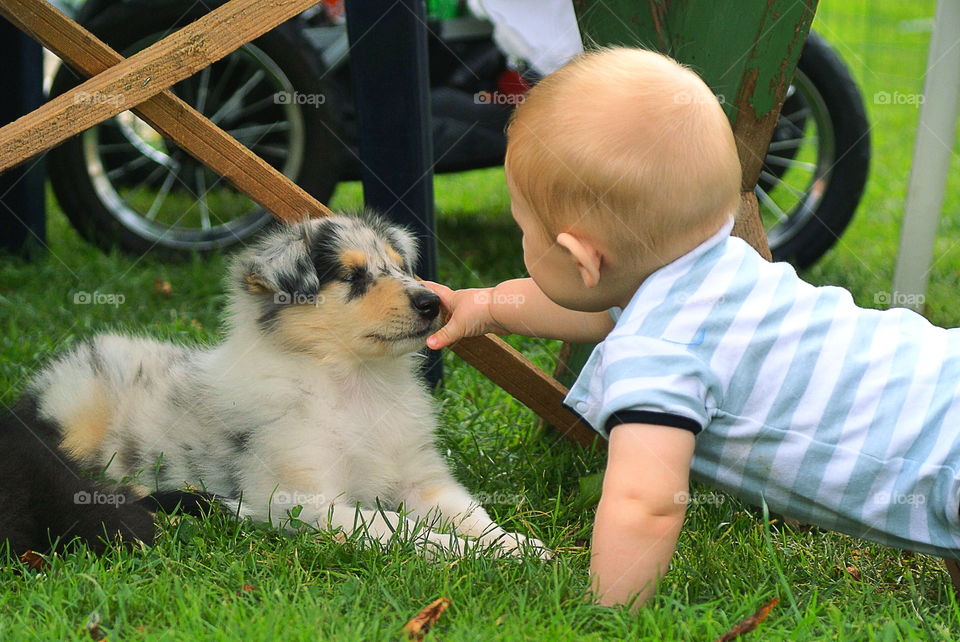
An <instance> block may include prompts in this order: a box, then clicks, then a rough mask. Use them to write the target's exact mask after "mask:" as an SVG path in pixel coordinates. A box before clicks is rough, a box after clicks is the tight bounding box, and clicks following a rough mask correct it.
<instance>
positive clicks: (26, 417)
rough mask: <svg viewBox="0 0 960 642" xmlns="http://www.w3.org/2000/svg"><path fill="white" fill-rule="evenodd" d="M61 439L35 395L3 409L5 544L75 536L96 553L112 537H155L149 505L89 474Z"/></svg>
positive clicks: (33, 544)
mask: <svg viewBox="0 0 960 642" xmlns="http://www.w3.org/2000/svg"><path fill="white" fill-rule="evenodd" d="M58 442H59V436H58V434H57V430H56V428H55V427H54V426H53V425H52V424H50V423H49V422H46V421H44V420H43V419H42V418H40V417H38V416H37V411H36V404H35V403H34V402H33V401H32V400H30V399H24V400H23V401H21V402H20V403H18V404H17V406H16V407H15V408H13V410H12V411H9V412H7V413H5V414H4V415H3V416H0V550H2V549H3V548H5V546H4V542H8V543H9V550H10V551H11V552H12V553H14V554H16V555H21V554H22V553H24V552H25V551H27V550H32V551H38V552H49V551H54V550H62V549H63V547H64V546H65V545H66V544H67V543H69V542H70V541H72V540H74V539H75V538H79V539H80V540H81V541H83V542H84V543H86V545H87V546H88V547H89V548H90V549H91V550H93V551H95V552H97V553H101V552H103V551H104V550H105V549H106V547H107V546H108V543H109V542H113V541H120V542H122V543H125V544H133V543H134V542H136V541H137V540H139V541H141V542H143V543H145V544H147V545H150V544H153V540H154V535H155V527H154V522H153V515H152V514H151V513H150V511H149V510H147V508H146V507H144V506H143V505H141V504H138V503H137V502H136V498H135V497H134V496H133V495H132V494H131V493H130V491H129V489H126V488H124V487H119V486H112V485H107V484H102V483H97V482H96V481H94V480H91V479H89V478H88V477H85V476H84V474H83V473H82V472H81V471H80V468H79V467H78V466H77V465H76V463H75V462H73V461H72V460H71V459H70V458H69V457H68V456H67V455H66V454H65V453H64V452H63V451H62V450H61V449H60V448H59V447H58V445H57V444H58Z"/></svg>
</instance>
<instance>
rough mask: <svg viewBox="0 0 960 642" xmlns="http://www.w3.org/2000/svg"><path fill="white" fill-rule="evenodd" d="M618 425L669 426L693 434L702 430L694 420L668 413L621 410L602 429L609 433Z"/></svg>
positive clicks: (611, 416)
mask: <svg viewBox="0 0 960 642" xmlns="http://www.w3.org/2000/svg"><path fill="white" fill-rule="evenodd" d="M620 424H654V425H656V426H670V427H671V428H682V429H683V430H689V431H690V432H692V433H693V434H695V435H696V434H698V433H699V432H700V431H701V430H703V426H701V425H700V423H699V422H697V421H696V420H694V419H690V417H683V416H681V415H673V414H670V413H669V412H653V411H651V410H621V411H620V412H615V413H613V414H612V415H610V418H609V419H607V423H606V424H604V428H605V429H606V431H607V432H608V433H609V432H610V431H611V430H613V429H614V428H616V427H617V426H619V425H620Z"/></svg>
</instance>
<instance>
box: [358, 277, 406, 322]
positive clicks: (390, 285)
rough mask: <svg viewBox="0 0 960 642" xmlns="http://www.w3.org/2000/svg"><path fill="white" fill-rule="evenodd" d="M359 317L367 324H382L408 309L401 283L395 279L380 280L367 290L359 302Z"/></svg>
mask: <svg viewBox="0 0 960 642" xmlns="http://www.w3.org/2000/svg"><path fill="white" fill-rule="evenodd" d="M359 307H360V309H359V310H358V312H359V315H360V317H361V318H362V319H363V320H364V321H367V322H368V323H378V322H379V323H383V322H384V321H386V320H388V319H389V318H390V317H391V316H392V317H397V316H399V314H398V313H403V312H406V311H407V310H408V309H409V307H410V302H409V300H408V299H407V293H406V291H405V288H404V286H403V283H401V282H400V281H397V280H396V279H380V280H378V281H377V282H376V283H375V284H374V286H373V287H372V288H370V289H369V290H367V293H366V294H364V295H363V299H362V300H361V301H360V306H359Z"/></svg>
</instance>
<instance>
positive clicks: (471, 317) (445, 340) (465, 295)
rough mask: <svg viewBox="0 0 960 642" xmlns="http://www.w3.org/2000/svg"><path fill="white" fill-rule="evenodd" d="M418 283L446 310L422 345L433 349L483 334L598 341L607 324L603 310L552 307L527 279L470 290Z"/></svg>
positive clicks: (606, 317)
mask: <svg viewBox="0 0 960 642" xmlns="http://www.w3.org/2000/svg"><path fill="white" fill-rule="evenodd" d="M424 284H425V285H426V286H427V287H429V288H430V289H431V290H433V291H434V292H435V293H436V294H437V295H438V296H439V297H440V300H441V301H442V302H443V307H444V308H445V309H446V310H447V312H448V313H449V314H450V318H449V319H448V320H447V324H446V325H445V326H444V327H443V328H441V329H440V330H439V331H437V332H436V334H434V335H432V336H431V337H430V338H428V339H427V346H428V347H430V348H433V349H434V350H438V349H440V348H443V347H446V346H448V345H450V344H451V343H455V342H456V341H458V340H459V339H462V338H463V337H475V336H478V335H481V334H486V333H487V332H492V333H494V334H523V335H526V336H528V337H540V338H543V339H561V340H563V341H571V342H574V343H598V342H600V341H602V340H603V338H604V337H606V336H607V333H608V332H610V330H611V329H612V328H613V320H612V319H611V318H610V315H609V314H607V313H606V312H579V311H577V310H569V309H567V308H564V307H562V306H560V305H557V304H556V303H554V302H553V301H551V300H550V299H549V298H548V297H547V295H545V294H544V293H543V292H542V291H541V290H540V288H539V287H537V284H536V283H534V281H533V279H513V280H512V281H504V282H503V283H501V284H500V285H497V286H496V287H493V288H476V289H471V290H451V289H450V288H448V287H446V286H444V285H440V284H439V283H431V282H429V281H425V282H424Z"/></svg>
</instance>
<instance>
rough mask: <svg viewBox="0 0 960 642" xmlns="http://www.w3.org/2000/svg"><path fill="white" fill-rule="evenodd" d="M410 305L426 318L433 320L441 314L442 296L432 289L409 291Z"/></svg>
mask: <svg viewBox="0 0 960 642" xmlns="http://www.w3.org/2000/svg"><path fill="white" fill-rule="evenodd" d="M407 296H409V297H410V307H412V308H413V309H414V311H415V312H416V313H417V314H419V315H420V316H421V317H422V318H423V319H424V320H427V321H432V320H434V319H436V318H437V315H438V314H440V297H438V296H437V295H436V294H434V293H433V292H431V291H430V290H416V291H414V292H409V293H408V295H407Z"/></svg>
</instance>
